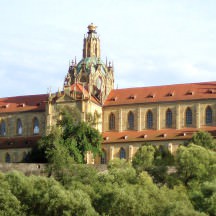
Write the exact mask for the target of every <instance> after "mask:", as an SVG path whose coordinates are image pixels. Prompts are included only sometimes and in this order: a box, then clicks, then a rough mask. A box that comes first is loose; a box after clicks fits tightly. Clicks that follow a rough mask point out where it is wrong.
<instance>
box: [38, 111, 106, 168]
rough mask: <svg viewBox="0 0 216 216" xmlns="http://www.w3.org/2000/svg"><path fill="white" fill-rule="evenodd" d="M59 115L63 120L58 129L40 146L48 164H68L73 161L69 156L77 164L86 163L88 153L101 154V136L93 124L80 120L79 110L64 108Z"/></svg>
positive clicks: (41, 141) (46, 137)
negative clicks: (64, 162)
mask: <svg viewBox="0 0 216 216" xmlns="http://www.w3.org/2000/svg"><path fill="white" fill-rule="evenodd" d="M59 113H60V116H61V119H60V120H58V121H57V127H54V128H52V130H51V132H50V134H49V135H48V136H45V137H43V138H42V139H41V140H40V144H39V145H40V149H43V150H44V152H45V155H46V158H47V160H48V162H51V163H54V162H55V161H56V160H61V161H66V162H68V161H71V160H70V159H68V156H69V157H71V158H73V160H74V161H75V162H76V163H84V162H85V155H86V153H87V152H88V151H91V152H92V153H93V155H94V156H95V155H97V154H100V153H101V142H102V136H101V134H100V133H99V131H98V130H96V129H95V128H93V127H92V124H91V123H88V122H83V121H81V120H80V119H81V117H80V113H79V111H78V110H76V109H74V108H70V107H64V108H63V109H62V110H61V111H60V112H59ZM61 155H62V157H64V158H61ZM58 164H59V163H58ZM66 164H67V163H66Z"/></svg>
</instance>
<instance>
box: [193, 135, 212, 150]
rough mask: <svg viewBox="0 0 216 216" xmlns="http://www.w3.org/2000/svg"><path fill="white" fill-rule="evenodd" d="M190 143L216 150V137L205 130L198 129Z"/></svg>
mask: <svg viewBox="0 0 216 216" xmlns="http://www.w3.org/2000/svg"><path fill="white" fill-rule="evenodd" d="M189 143H194V144H195V145H199V146H202V147H204V148H207V149H212V150H216V142H215V140H214V137H213V136H212V135H211V134H210V133H208V132H205V131H198V132H197V133H195V134H194V135H193V137H192V139H191V140H190V141H189Z"/></svg>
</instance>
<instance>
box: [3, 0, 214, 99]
mask: <svg viewBox="0 0 216 216" xmlns="http://www.w3.org/2000/svg"><path fill="white" fill-rule="evenodd" d="M215 9H216V1H215V0H205V1H203V0H181V1H179V0H103V1H100V0H91V1H90V0H83V1H80V0H19V1H16V0H7V1H6V0H0V81H1V83H0V97H10V96H17V95H32V94H43V93H47V92H48V89H51V91H52V92H56V91H58V89H59V88H60V89H62V87H63V81H64V77H65V75H66V74H67V71H68V64H69V60H71V59H74V57H75V56H76V58H77V61H79V60H81V58H82V47H83V37H84V34H86V32H87V26H88V25H89V24H90V23H92V22H93V23H94V24H95V25H96V26H98V28H97V33H98V34H99V35H100V39H101V59H102V60H103V61H105V59H106V56H107V58H108V60H110V61H113V62H114V70H115V88H129V87H140V86H155V85H167V84H175V83H190V82H203V81H215V80H216V13H215Z"/></svg>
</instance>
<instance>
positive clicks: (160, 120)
mask: <svg viewBox="0 0 216 216" xmlns="http://www.w3.org/2000/svg"><path fill="white" fill-rule="evenodd" d="M208 106H210V107H211V109H212V118H213V122H212V124H210V125H211V126H213V125H214V126H215V125H216V113H215V110H216V101H215V100H203V101H202V100H200V101H183V102H170V103H155V104H134V105H119V106H112V107H103V131H104V132H105V131H109V116H110V114H111V113H113V114H114V115H115V126H116V127H115V130H116V131H119V132H121V131H125V130H128V113H129V112H130V111H131V112H133V113H134V130H137V131H140V130H146V129H148V128H147V120H146V118H147V112H148V111H149V110H151V111H152V113H153V128H152V129H155V130H160V129H166V111H167V110H168V109H170V110H171V111H172V128H174V129H181V128H185V127H193V128H200V127H203V126H205V125H206V123H205V118H206V108H207V107H208ZM187 108H190V109H191V110H192V120H193V121H192V125H190V126H187V125H186V118H185V112H186V109H187Z"/></svg>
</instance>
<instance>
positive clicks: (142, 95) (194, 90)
mask: <svg viewBox="0 0 216 216" xmlns="http://www.w3.org/2000/svg"><path fill="white" fill-rule="evenodd" d="M198 99H216V82H201V83H187V84H175V85H164V86H151V87H140V88H125V89H114V90H112V91H111V92H110V94H109V96H108V98H107V99H106V101H105V103H104V106H116V105H124V104H125V105H127V104H139V103H157V102H172V101H183V100H186V101H187V100H198Z"/></svg>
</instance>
